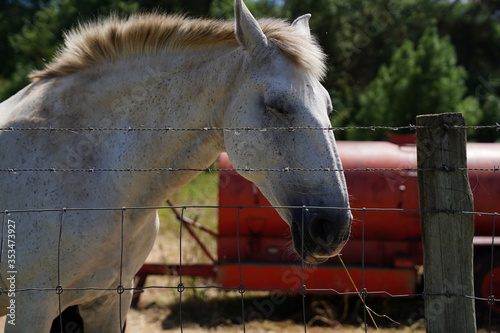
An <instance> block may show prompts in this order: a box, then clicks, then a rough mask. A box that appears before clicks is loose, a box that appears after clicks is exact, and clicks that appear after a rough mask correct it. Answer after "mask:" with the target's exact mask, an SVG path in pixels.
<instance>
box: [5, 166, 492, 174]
mask: <svg viewBox="0 0 500 333" xmlns="http://www.w3.org/2000/svg"><path fill="white" fill-rule="evenodd" d="M183 171H189V172H206V173H212V172H213V173H215V172H284V173H286V172H377V171H384V172H387V171H397V172H409V173H411V172H419V171H446V172H451V171H487V172H500V166H492V167H491V168H454V167H449V166H446V165H444V166H442V167H436V168H352V169H336V168H289V167H284V168H224V169H221V168H75V169H71V168H51V167H48V168H0V172H8V173H13V174H15V173H18V172H77V173H93V172H183Z"/></svg>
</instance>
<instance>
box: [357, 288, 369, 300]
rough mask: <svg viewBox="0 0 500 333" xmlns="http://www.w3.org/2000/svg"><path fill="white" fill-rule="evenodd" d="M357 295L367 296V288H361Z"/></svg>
mask: <svg viewBox="0 0 500 333" xmlns="http://www.w3.org/2000/svg"><path fill="white" fill-rule="evenodd" d="M359 295H360V296H361V297H363V298H366V297H367V296H368V290H366V288H363V289H361V290H360V291H359Z"/></svg>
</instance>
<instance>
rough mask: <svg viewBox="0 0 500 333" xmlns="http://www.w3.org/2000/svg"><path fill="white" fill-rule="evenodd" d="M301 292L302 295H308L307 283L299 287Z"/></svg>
mask: <svg viewBox="0 0 500 333" xmlns="http://www.w3.org/2000/svg"><path fill="white" fill-rule="evenodd" d="M299 292H300V294H301V295H302V296H305V295H306V292H307V287H306V285H305V284H303V285H301V286H300V288H299Z"/></svg>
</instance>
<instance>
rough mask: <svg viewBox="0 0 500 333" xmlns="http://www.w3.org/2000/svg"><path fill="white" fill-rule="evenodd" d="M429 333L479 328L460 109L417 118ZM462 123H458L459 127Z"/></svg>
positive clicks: (464, 147) (471, 222)
mask: <svg viewBox="0 0 500 333" xmlns="http://www.w3.org/2000/svg"><path fill="white" fill-rule="evenodd" d="M416 124H417V160H418V188H419V198H420V209H421V210H422V212H421V226H422V241H423V247H424V290H425V296H424V297H425V318H426V322H427V332H431V333H438V332H443V333H444V332H476V320H475V319H476V318H475V309H474V300H473V299H471V298H467V297H463V296H462V295H474V276H473V248H472V238H473V236H474V216H473V215H472V214H463V213H461V212H472V211H473V198H472V192H471V190H470V185H469V178H468V174H467V170H465V169H464V168H466V167H467V156H466V130H465V128H464V127H463V126H464V125H465V118H464V116H463V115H462V114H461V113H445V114H437V115H424V116H419V117H417V122H416ZM455 126H458V127H455Z"/></svg>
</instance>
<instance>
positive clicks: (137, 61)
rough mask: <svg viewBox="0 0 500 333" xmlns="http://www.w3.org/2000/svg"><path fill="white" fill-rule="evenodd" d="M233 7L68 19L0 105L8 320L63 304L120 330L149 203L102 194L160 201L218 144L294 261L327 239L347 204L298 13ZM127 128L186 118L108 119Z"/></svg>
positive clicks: (332, 248) (149, 217)
mask: <svg viewBox="0 0 500 333" xmlns="http://www.w3.org/2000/svg"><path fill="white" fill-rule="evenodd" d="M235 14H236V24H235V25H234V24H233V23H230V22H219V21H210V20H188V19H185V18H182V17H176V16H173V17H171V16H164V15H159V14H142V15H135V16H131V17H129V18H128V19H118V18H116V17H112V18H109V19H106V20H102V21H98V22H95V23H92V24H85V25H81V26H79V27H78V28H77V29H76V30H74V31H72V32H70V33H68V34H67V35H66V36H65V38H66V41H65V45H64V46H63V47H62V48H61V49H60V51H59V52H58V54H57V55H56V57H55V59H54V60H53V61H52V62H51V63H49V64H47V66H46V68H44V69H42V70H40V71H37V72H34V73H33V74H32V78H33V83H32V84H30V85H29V86H27V87H26V88H24V89H23V90H21V91H20V92H19V93H17V94H16V95H14V96H13V97H11V98H10V99H8V100H7V101H5V102H4V103H2V104H0V127H1V128H2V129H4V130H3V131H1V132H0V140H1V146H0V169H1V170H0V186H1V189H2V195H1V197H0V210H1V211H2V212H3V229H2V230H3V235H2V236H3V237H2V245H3V247H2V253H1V271H0V275H1V281H0V287H1V288H2V290H3V291H4V292H2V293H1V296H0V308H1V311H2V313H1V314H2V315H5V314H8V316H7V320H8V323H7V325H6V332H48V331H49V330H50V327H51V324H52V321H53V319H54V318H56V317H57V316H58V315H59V313H60V311H61V309H62V310H64V309H66V308H68V307H71V306H78V309H79V313H80V315H81V317H82V319H83V322H84V328H85V331H86V332H93V333H94V332H106V333H109V332H120V331H121V330H122V328H123V324H124V320H125V317H126V313H127V310H128V308H129V303H130V299H131V296H132V292H131V290H130V289H129V288H131V287H132V280H133V277H134V274H135V273H136V272H137V271H138V269H139V268H140V267H141V265H142V264H143V262H144V261H145V259H146V257H147V255H148V253H149V251H150V250H151V247H152V245H153V242H154V239H155V236H156V234H157V230H158V215H157V212H156V211H155V210H153V209H144V210H140V209H128V210H121V209H106V208H113V207H115V208H116V207H118V208H119V207H134V206H135V207H142V206H144V207H154V206H159V205H161V204H162V203H163V202H164V200H165V199H166V198H168V197H169V196H170V195H172V194H173V193H175V192H176V191H177V190H178V189H179V188H181V187H182V186H183V185H185V184H186V183H187V182H189V181H190V180H191V179H192V178H194V177H195V176H196V172H193V171H190V170H186V171H180V169H197V170H202V169H204V168H207V167H208V166H209V165H210V164H211V163H213V161H214V160H215V159H216V158H217V156H218V154H219V153H220V152H222V151H227V152H228V154H229V157H230V159H231V161H232V162H233V164H234V166H235V167H236V168H240V169H242V170H244V171H242V174H243V175H244V176H245V177H246V178H248V179H249V180H251V181H253V182H254V183H255V184H256V185H257V186H258V187H259V188H260V189H261V190H262V192H263V193H264V194H265V195H266V196H267V198H268V199H269V200H270V202H271V203H272V204H273V205H274V206H278V210H279V213H280V214H281V216H282V217H283V218H284V219H285V221H287V223H289V224H290V227H291V232H292V235H293V241H294V247H295V249H296V251H297V252H298V253H299V255H301V256H302V258H303V260H305V261H307V262H310V263H319V262H323V261H325V260H326V259H327V258H328V257H330V256H333V255H336V254H338V252H339V251H340V249H341V248H342V246H343V244H344V243H345V242H346V240H347V238H348V237H349V234H350V225H351V220H352V217H351V214H350V211H349V204H348V195H347V190H346V185H345V180H344V175H343V173H342V172H341V171H338V170H341V169H342V166H341V162H340V159H339V156H338V154H337V151H336V144H335V139H334V135H333V132H332V131H331V130H329V129H328V128H329V126H330V123H329V119H328V113H329V112H330V111H331V110H332V106H331V101H330V98H329V96H328V94H327V92H326V90H325V89H324V88H323V87H322V86H321V84H320V80H321V78H322V76H323V75H324V72H325V66H324V54H323V53H322V51H321V50H320V48H319V46H318V45H317V43H316V42H315V40H314V38H312V37H311V35H310V32H309V24H308V21H309V15H304V16H302V17H299V18H298V19H297V20H295V21H294V22H293V24H292V25H289V24H287V23H285V22H284V21H282V20H262V21H259V22H257V21H256V20H255V19H254V17H253V16H252V15H251V14H250V12H249V11H248V9H247V8H246V6H245V5H244V4H243V2H242V0H235ZM129 127H130V128H157V129H161V128H163V129H165V128H172V129H199V130H164V131H161V130H144V131H134V130H132V131H123V130H116V129H120V128H124V129H126V128H129ZM276 127H278V128H293V127H300V128H301V129H295V130H292V129H281V130H276V129H274V130H273V129H271V128H276ZM9 128H12V129H13V130H8V129H9ZM30 128H31V129H38V130H29V129H30ZM40 128H46V129H48V128H54V129H59V130H40ZM89 128H96V129H97V128H100V129H101V130H93V131H92V130H90V129H89ZM103 128H108V130H102V129H103ZM109 128H115V130H109ZM204 128H219V129H221V128H224V129H226V130H203V129H204ZM243 128H245V129H243ZM246 128H248V129H246ZM265 128H268V130H265ZM317 128H322V129H321V130H320V129H317ZM19 129H28V130H19ZM64 129H66V130H64ZM69 129H71V130H69ZM259 129H260V130H259ZM130 168H132V169H134V170H135V171H130V172H128V171H123V170H128V169H130ZM155 168H158V169H162V170H158V171H154V172H140V171H138V170H136V169H155ZM168 168H172V170H168ZM9 169H10V170H9ZM107 169H108V170H109V169H119V170H122V171H115V172H112V171H106V170H107ZM252 169H258V170H260V171H258V172H252V171H251V170H252ZM307 169H316V171H307ZM49 170H53V171H52V172H51V171H49ZM77 170H79V171H77ZM85 170H87V172H86V171H85ZM92 170H94V172H91V171H92ZM173 170H176V171H173ZM287 170H289V171H287ZM318 170H320V171H318ZM280 206H281V207H280ZM289 206H298V207H304V206H309V207H310V208H304V209H300V208H299V209H292V208H290V207H289ZM319 207H338V208H339V209H320V208H319ZM63 208H66V209H63ZM73 208H82V209H81V210H78V209H73ZM96 208H103V209H96ZM14 228H15V230H14ZM122 228H123V229H122ZM11 234H13V235H14V237H11V236H10V235H11ZM122 234H123V238H122ZM14 244H15V246H13V245H14ZM122 245H123V253H122V252H121V248H122ZM12 254H15V258H14V259H12V257H11V258H9V255H12ZM11 265H12V266H11ZM13 277H14V278H13ZM123 288H124V289H123ZM9 289H10V290H11V292H12V293H9V292H5V291H8V290H9ZM110 289H111V290H110ZM122 292H123V293H122ZM12 304H14V307H15V308H14V311H12ZM120 320H121V322H120ZM12 324H15V325H12Z"/></svg>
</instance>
